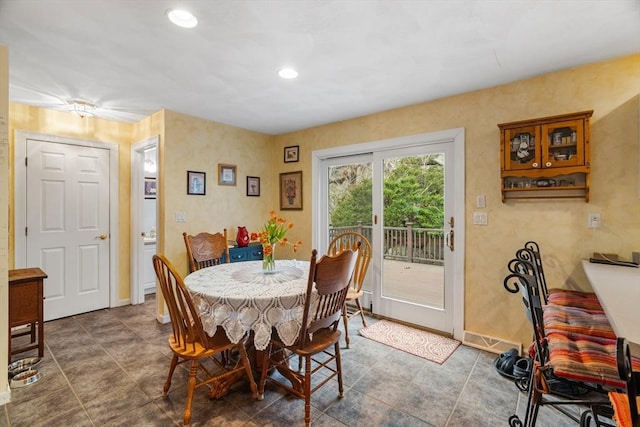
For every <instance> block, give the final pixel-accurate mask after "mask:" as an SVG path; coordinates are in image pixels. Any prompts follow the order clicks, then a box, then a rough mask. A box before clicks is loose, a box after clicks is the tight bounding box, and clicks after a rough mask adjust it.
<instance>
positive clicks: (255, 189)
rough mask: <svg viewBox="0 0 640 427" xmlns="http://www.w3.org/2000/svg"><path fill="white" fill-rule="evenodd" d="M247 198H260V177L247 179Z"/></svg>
mask: <svg viewBox="0 0 640 427" xmlns="http://www.w3.org/2000/svg"><path fill="white" fill-rule="evenodd" d="M247 196H253V197H260V177H258V176H248V177H247Z"/></svg>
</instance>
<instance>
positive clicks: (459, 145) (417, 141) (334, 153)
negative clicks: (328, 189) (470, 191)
mask: <svg viewBox="0 0 640 427" xmlns="http://www.w3.org/2000/svg"><path fill="white" fill-rule="evenodd" d="M464 136H465V133H464V128H456V129H448V130H444V131H439V132H430V133H423V134H418V135H410V136H403V137H398V138H392V139H385V140H381V141H373V142H364V143H360V144H354V145H346V146H341V147H334V148H327V149H323V150H316V151H313V153H311V161H312V165H311V168H312V177H313V180H312V183H311V185H312V192H311V193H312V195H313V200H312V206H322V203H323V201H322V194H321V191H320V185H321V183H320V177H321V176H322V173H321V172H320V168H321V161H322V160H324V159H329V158H332V157H343V156H352V155H356V154H361V153H370V152H374V151H381V150H388V149H397V148H408V147H414V146H417V145H424V144H433V143H443V142H453V151H454V163H453V165H452V166H453V168H454V176H455V179H454V183H453V191H452V193H453V195H452V196H451V197H453V202H454V209H453V212H454V217H455V220H456V226H455V248H456V250H455V251H454V253H453V304H452V309H453V337H454V338H455V339H458V340H461V339H462V337H463V334H464V277H465V276H464V260H465V256H464V254H465V158H464V156H465V150H464V148H465V147H464V144H465V140H464ZM311 215H312V218H311V221H312V233H311V240H312V247H314V248H318V249H319V250H323V248H324V249H326V247H327V245H328V243H329V242H327V241H326V239H327V233H326V232H323V230H326V229H327V227H328V224H329V219H328V214H327V212H325V211H323V210H322V209H312V214H311Z"/></svg>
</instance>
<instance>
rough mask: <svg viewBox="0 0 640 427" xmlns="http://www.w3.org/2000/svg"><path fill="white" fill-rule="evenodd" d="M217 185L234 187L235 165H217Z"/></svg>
mask: <svg viewBox="0 0 640 427" xmlns="http://www.w3.org/2000/svg"><path fill="white" fill-rule="evenodd" d="M218 185H236V165H222V164H218Z"/></svg>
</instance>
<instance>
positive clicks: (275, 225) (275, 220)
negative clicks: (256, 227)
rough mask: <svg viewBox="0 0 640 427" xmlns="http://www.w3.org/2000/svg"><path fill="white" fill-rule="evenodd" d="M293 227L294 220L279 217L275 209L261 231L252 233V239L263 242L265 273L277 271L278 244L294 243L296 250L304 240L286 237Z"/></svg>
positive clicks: (263, 266) (263, 269)
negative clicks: (292, 240) (295, 240)
mask: <svg viewBox="0 0 640 427" xmlns="http://www.w3.org/2000/svg"><path fill="white" fill-rule="evenodd" d="M292 228H293V223H292V222H287V220H286V219H284V218H281V217H278V216H277V215H276V212H275V211H271V212H269V221H267V223H266V224H265V225H264V227H263V228H262V231H260V232H259V233H251V240H258V241H260V243H261V244H262V271H263V272H264V273H265V274H270V273H274V272H275V271H276V253H275V249H276V245H278V244H279V245H280V246H286V245H292V246H293V251H294V252H296V251H297V248H298V246H300V245H301V244H302V242H300V241H298V242H295V243H291V242H289V240H288V239H287V237H286V234H287V231H289V230H290V229H292Z"/></svg>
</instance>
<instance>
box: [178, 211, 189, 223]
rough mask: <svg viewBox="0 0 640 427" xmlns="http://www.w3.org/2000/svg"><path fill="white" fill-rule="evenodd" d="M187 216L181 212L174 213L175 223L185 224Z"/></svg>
mask: <svg viewBox="0 0 640 427" xmlns="http://www.w3.org/2000/svg"><path fill="white" fill-rule="evenodd" d="M186 221H187V214H186V213H184V212H181V211H178V212H176V222H186Z"/></svg>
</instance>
